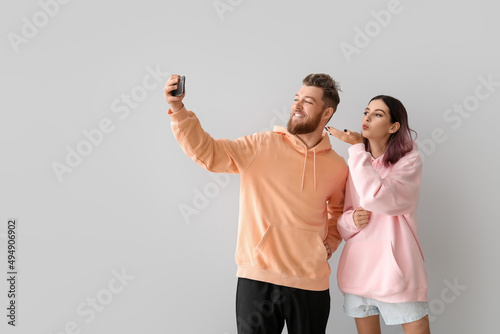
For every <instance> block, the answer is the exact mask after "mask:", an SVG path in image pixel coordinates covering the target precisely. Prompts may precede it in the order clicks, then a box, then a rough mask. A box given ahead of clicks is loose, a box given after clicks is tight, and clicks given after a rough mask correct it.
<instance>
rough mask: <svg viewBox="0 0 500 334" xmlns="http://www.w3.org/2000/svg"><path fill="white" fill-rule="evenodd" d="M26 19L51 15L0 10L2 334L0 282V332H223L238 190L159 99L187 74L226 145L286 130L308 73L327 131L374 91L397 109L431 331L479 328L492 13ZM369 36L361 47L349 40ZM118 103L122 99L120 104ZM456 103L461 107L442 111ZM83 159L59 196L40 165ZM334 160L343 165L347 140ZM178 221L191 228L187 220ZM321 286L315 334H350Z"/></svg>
mask: <svg viewBox="0 0 500 334" xmlns="http://www.w3.org/2000/svg"><path fill="white" fill-rule="evenodd" d="M61 2H62V0H61ZM41 3H48V4H51V5H50V6H49V5H47V6H45V5H44V6H42V5H41V4H40V2H37V1H35V0H31V1H17V2H8V3H7V2H5V3H3V4H2V5H1V7H2V8H1V10H0V13H1V14H0V17H1V20H0V22H1V35H2V38H1V39H0V48H1V53H2V62H1V65H0V66H1V82H0V88H1V91H2V98H1V100H0V103H1V110H2V111H1V116H2V118H1V121H0V138H1V141H0V152H1V160H0V161H1V164H0V173H1V174H0V181H1V182H0V189H1V190H0V208H1V210H0V222H1V224H0V243H1V244H0V249H1V252H0V261H1V263H2V264H1V265H0V267H1V268H2V272H3V273H2V274H1V275H0V276H1V277H5V276H4V275H6V271H7V270H6V240H5V233H6V229H7V219H8V218H17V219H18V224H19V225H18V226H19V227H18V234H19V240H18V249H19V251H18V268H19V278H18V292H19V295H18V299H17V302H18V310H17V311H18V318H17V326H16V328H12V327H11V326H8V325H7V324H6V323H7V318H6V316H5V314H6V310H5V307H4V306H6V303H7V302H8V299H7V292H6V291H7V290H6V289H7V284H6V283H7V282H6V280H5V279H3V278H2V279H1V280H0V289H1V290H0V291H1V295H0V305H2V307H1V309H2V310H4V311H2V312H1V317H0V319H2V320H1V324H0V328H1V332H2V333H40V334H49V333H53V334H56V333H64V332H66V333H214V334H234V333H236V326H235V319H234V318H235V317H234V295H235V288H236V278H235V272H236V266H235V264H234V250H235V243H236V231H237V217H238V187H239V179H238V177H237V176H234V175H233V176H221V178H219V179H218V180H214V179H213V178H212V177H211V176H210V174H209V173H208V172H206V171H204V170H203V169H201V168H200V167H199V166H197V165H196V164H195V163H193V162H192V161H191V160H189V159H188V158H187V157H186V156H185V155H184V153H183V152H182V150H181V149H180V147H179V146H178V144H177V142H176V141H175V139H174V137H173V135H172V133H171V129H170V118H169V116H168V115H167V109H168V106H167V104H166V102H165V101H164V98H163V91H162V88H163V85H164V82H165V81H166V78H167V76H168V75H169V74H171V73H178V74H183V75H186V77H187V96H186V98H185V104H186V106H187V107H188V108H189V109H191V110H193V111H195V112H196V113H197V114H198V116H199V118H200V119H201V122H202V125H203V126H204V128H205V129H206V130H207V131H208V132H209V133H211V134H212V135H213V136H214V137H216V138H232V139H234V138H237V137H239V136H242V135H247V134H251V133H253V132H256V131H260V130H264V129H269V128H270V127H272V125H274V124H279V125H283V124H284V123H285V121H286V119H287V117H288V116H287V114H288V112H289V110H290V106H291V103H292V99H293V96H294V94H295V93H296V91H297V90H298V89H299V88H300V86H301V80H302V78H303V77H304V76H306V75H307V74H308V73H311V72H326V73H329V74H331V75H332V76H333V77H334V78H335V79H337V80H338V81H340V83H341V85H342V88H343V92H342V94H341V104H340V105H339V109H338V112H337V114H336V115H335V116H334V117H333V119H332V121H331V123H330V124H331V125H333V126H336V127H339V128H341V129H343V128H350V129H355V130H359V125H360V118H361V115H362V111H363V109H364V107H365V106H366V104H367V102H368V100H369V99H370V98H371V97H373V96H375V95H377V94H389V95H393V96H395V97H397V98H399V99H401V100H402V101H403V103H404V104H405V106H406V107H407V109H408V111H409V115H410V124H411V126H412V127H413V128H414V129H415V130H416V131H417V132H418V138H419V141H420V143H421V147H423V150H422V155H423V156H424V163H425V166H424V170H425V171H424V178H423V181H422V192H421V201H420V207H419V215H420V216H419V236H420V240H421V243H422V247H423V250H424V254H425V257H426V264H427V269H428V273H429V300H430V304H431V319H432V321H431V326H432V331H433V332H434V333H464V334H465V333H491V332H493V331H494V330H493V329H494V328H495V325H496V323H497V320H496V318H497V317H498V315H497V313H498V304H497V300H498V298H499V292H498V288H497V285H498V281H499V270H498V259H497V258H498V253H499V246H498V241H497V239H498V232H499V227H498V217H497V213H496V211H497V207H498V199H499V196H498V189H499V186H500V178H499V177H498V172H497V170H498V167H497V166H496V164H498V162H499V154H498V153H499V147H498V143H497V141H496V139H495V138H496V132H497V131H498V126H499V124H500V117H499V115H498V114H499V112H500V109H499V105H500V87H499V86H498V83H499V82H500V65H499V60H500V47H499V45H498V31H499V29H500V24H499V23H498V18H497V12H498V4H497V3H495V2H494V1H486V0H483V1H477V0H476V1H464V0H461V1H451V0H446V1H430V0H418V1H417V0H415V1H411V0H401V1H399V2H398V3H396V2H394V1H392V2H391V1H387V0H383V1H382V0H377V1H367V0H364V1H356V2H352V1H347V0H342V1H317V0H312V1H307V2H306V1H283V0H282V1H262V0H261V1H244V0H219V1H213V0H204V1H201V0H197V1H163V2H160V1H152V0H147V1H140V2H139V1H125V2H124V1H117V0H113V1H105V2H103V1H95V0H94V1H78V0H73V1H67V3H59V2H55V0H53V1H48V0H42V2H41ZM55 3H57V4H59V5H58V6H55V5H54V4H55ZM224 5H225V7H224ZM217 6H218V7H217ZM391 6H395V7H391ZM43 8H45V9H43ZM47 8H48V9H47ZM389 9H392V10H393V11H394V12H397V13H392V14H391V18H390V20H389V19H388V18H387V16H386V17H385V21H384V22H383V23H384V24H382V23H378V22H377V20H376V19H375V16H376V15H375V16H374V14H373V12H372V11H375V12H376V13H381V12H380V11H382V10H386V11H388V10H389ZM44 10H45V12H49V13H50V15H49V14H43V13H45V12H44ZM382 13H384V12H382ZM389 13H391V12H390V11H389ZM379 16H380V15H379ZM23 18H24V19H23ZM382 18H383V17H382ZM379 20H382V19H381V18H380V17H379ZM26 22H31V24H34V22H35V23H37V24H38V25H39V26H40V27H39V28H37V29H38V31H36V32H34V31H33V29H31V31H30V30H29V28H26V27H24V26H25V25H28V23H26ZM23 27H24V28H23ZM35 27H36V26H35ZM377 27H378V28H377ZM365 29H368V32H369V33H370V35H371V36H372V37H370V41H369V43H368V42H367V41H366V39H365V40H363V38H362V37H360V36H359V34H360V33H359V31H360V30H361V31H363V30H365ZM369 29H372V30H369ZM23 33H24V35H23ZM13 34H16V35H17V37H16V38H17V39H16V38H14V37H13V36H14V35H13ZM30 34H31V35H30ZM357 35H358V36H357ZM9 36H10V37H9ZM25 36H31V37H29V38H26V37H25ZM20 38H25V39H24V40H23V42H22V43H21V42H19V43H20V44H16V43H14V42H12V41H13V40H17V41H19V40H21V39H20ZM356 42H357V43H358V46H359V45H362V44H363V43H365V44H367V45H366V46H364V45H363V47H358V53H353V54H351V55H350V56H346V54H345V53H344V52H343V51H342V49H341V46H342V45H343V46H344V47H345V45H347V44H349V45H351V46H356ZM360 43H361V44H360ZM151 71H157V72H158V73H157V74H156V76H157V77H156V79H155V78H154V77H153V76H151V75H150V72H151ZM148 75H149V77H148ZM145 78H146V79H145ZM481 78H482V79H481ZM488 78H489V79H488ZM144 79H145V80H146V81H145V82H146V85H147V89H146V88H145V87H146V86H144V85H145V83H144ZM481 80H483V81H484V80H486V81H488V80H490V81H493V82H495V83H496V86H495V85H494V84H493V86H491V85H490V87H489V88H487V87H486V86H484V84H482V81H481ZM160 81H161V83H160ZM478 87H479V88H478ZM488 89H490V90H488ZM487 93H489V94H487ZM477 94H479V95H477ZM126 95H128V96H132V95H133V96H135V100H134V99H133V100H132V101H131V102H129V105H128V106H127V105H126V104H125V102H123V101H124V100H122V99H125V98H126ZM478 96H480V97H481V99H479V98H478ZM460 105H462V106H465V105H466V106H467V108H468V109H469V110H470V111H468V110H467V109H464V107H462V110H463V112H462V113H459V112H456V110H458V109H457V108H460ZM132 106H133V107H132ZM454 106H455V108H456V109H455V111H453V108H454ZM120 107H121V109H118V108H120ZM449 109H451V111H449ZM117 110H121V111H119V112H118V113H116V112H115V111H117ZM127 112H128V114H126V113H127ZM283 114H285V115H286V116H283ZM106 119H108V122H109V124H108V126H111V127H112V128H113V130H112V131H110V132H109V133H106V134H103V136H102V139H99V136H97V135H96V136H97V137H95V138H97V139H96V140H98V139H99V140H98V141H96V142H97V143H98V145H93V146H91V147H90V148H89V146H85V145H86V144H85V143H84V142H85V141H86V137H85V135H84V134H83V132H82V131H92V130H93V129H96V128H98V127H99V124H100V123H101V122H103V120H104V122H106ZM94 133H95V132H94ZM433 133H434V139H433ZM78 145H80V146H81V147H80V149H85V148H87V150H91V152H90V153H89V154H88V155H87V156H86V157H83V159H82V161H81V162H80V164H79V165H78V166H76V167H75V168H72V171H71V172H68V173H64V174H63V176H62V181H60V180H59V179H58V177H57V175H56V173H55V172H54V169H53V164H54V163H55V162H57V163H60V164H66V162H65V160H66V157H67V154H68V151H67V147H69V148H70V149H73V150H76V149H77V147H78ZM82 145H83V146H82ZM333 147H334V149H336V150H337V151H338V152H339V153H340V154H342V155H343V156H344V157H346V158H347V154H346V153H347V145H346V144H344V143H341V142H338V141H333ZM87 153H88V152H87ZM200 193H201V194H203V195H199V194H200ZM206 196H208V197H206ZM203 198H205V200H203ZM196 205H197V206H198V209H196V207H195V206H196ZM188 207H190V208H191V210H192V211H190V212H191V213H192V214H191V215H189V217H186V216H183V215H182V213H181V210H183V209H184V210H187V209H186V208H188ZM194 210H198V211H197V212H196V213H193V212H195V211H194ZM340 251H341V248H339V250H338V251H337V252H336V254H335V255H334V256H333V258H332V259H331V260H330V263H331V266H332V272H333V273H335V272H336V265H337V262H338V258H339V255H340ZM117 273H122V274H123V273H124V275H125V278H122V281H118V280H116V275H118V274H117ZM330 282H331V295H332V310H331V314H330V320H329V326H328V333H354V332H355V329H354V322H353V320H352V319H350V318H347V317H346V316H345V315H344V314H343V313H342V296H341V294H340V293H339V291H338V289H337V286H336V278H335V274H333V275H332V276H331V279H330ZM450 286H454V287H453V288H450ZM92 299H95V300H97V302H96V303H97V304H96V306H95V311H94V312H95V317H91V315H90V313H91V312H90V310H91V309H92V308H91V306H90V304H89V303H91V301H92ZM97 309H98V310H99V311H97ZM65 328H66V329H65ZM383 330H384V333H401V329H400V327H384V329H383Z"/></svg>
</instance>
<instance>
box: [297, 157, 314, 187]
mask: <svg viewBox="0 0 500 334" xmlns="http://www.w3.org/2000/svg"><path fill="white" fill-rule="evenodd" d="M313 153H314V159H313V169H314V171H313V180H314V191H316V148H313ZM306 163H307V150H306V154H305V157H304V167H303V168H302V184H301V186H300V192H303V190H304V179H305V177H306Z"/></svg>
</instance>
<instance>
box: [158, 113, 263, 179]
mask: <svg viewBox="0 0 500 334" xmlns="http://www.w3.org/2000/svg"><path fill="white" fill-rule="evenodd" d="M168 114H169V115H170V117H171V119H172V130H173V132H174V135H175V138H176V139H177V141H178V142H179V144H180V145H181V147H182V149H183V150H184V152H185V153H186V154H187V155H188V156H189V157H190V158H191V159H193V161H195V162H196V163H197V164H198V165H200V166H202V167H203V168H205V169H206V170H208V171H211V172H215V173H239V172H240V171H242V170H243V169H245V168H246V167H247V166H248V165H249V164H250V162H251V161H252V159H253V157H254V156H255V154H256V152H257V147H256V145H255V142H256V140H255V139H256V135H254V136H247V137H241V138H238V139H236V140H229V139H214V138H212V137H211V136H210V135H209V134H208V133H207V132H205V131H204V130H203V128H202V127H201V124H200V121H199V120H198V118H197V117H196V115H195V114H194V113H193V112H192V111H188V110H187V109H186V108H184V107H183V108H182V109H181V110H179V111H177V112H175V113H173V112H172V111H171V110H169V111H168Z"/></svg>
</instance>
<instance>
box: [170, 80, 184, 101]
mask: <svg viewBox="0 0 500 334" xmlns="http://www.w3.org/2000/svg"><path fill="white" fill-rule="evenodd" d="M185 85H186V77H185V76H182V77H180V79H179V82H178V83H177V89H176V90H173V91H172V96H181V95H182V94H184V87H185Z"/></svg>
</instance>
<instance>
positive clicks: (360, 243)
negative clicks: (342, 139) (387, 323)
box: [337, 144, 427, 303]
mask: <svg viewBox="0 0 500 334" xmlns="http://www.w3.org/2000/svg"><path fill="white" fill-rule="evenodd" d="M382 159H383V156H381V157H378V158H377V159H374V158H373V157H372V156H371V154H370V153H368V152H366V151H365V147H364V144H356V145H353V146H351V147H350V148H349V160H348V164H349V178H348V180H347V185H346V193H345V196H346V197H345V204H344V214H343V215H342V216H341V217H340V219H339V221H338V229H339V232H340V234H341V235H342V238H343V239H344V240H345V241H346V244H345V246H344V249H343V250H342V255H341V257H340V262H339V267H338V271H337V281H338V285H339V288H340V291H342V292H343V293H349V294H353V295H358V296H363V297H369V298H373V299H376V300H379V301H383V302H388V303H402V302H413V301H427V272H426V270H425V265H424V255H423V253H422V250H421V248H420V243H419V241H418V236H417V204H418V197H419V192H420V179H421V176H422V159H421V158H420V155H419V154H418V150H417V148H416V145H415V146H414V148H413V151H411V152H409V153H407V154H406V155H405V156H404V157H403V158H401V159H400V160H399V161H398V162H397V163H395V164H394V165H391V166H390V167H385V166H384V164H383V161H382ZM358 207H363V208H364V209H365V210H368V211H371V212H372V213H371V217H370V221H369V222H368V225H367V226H366V227H365V228H364V229H358V228H357V227H356V225H355V224H354V221H353V217H352V216H353V212H354V210H355V209H357V208H358Z"/></svg>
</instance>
